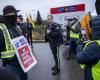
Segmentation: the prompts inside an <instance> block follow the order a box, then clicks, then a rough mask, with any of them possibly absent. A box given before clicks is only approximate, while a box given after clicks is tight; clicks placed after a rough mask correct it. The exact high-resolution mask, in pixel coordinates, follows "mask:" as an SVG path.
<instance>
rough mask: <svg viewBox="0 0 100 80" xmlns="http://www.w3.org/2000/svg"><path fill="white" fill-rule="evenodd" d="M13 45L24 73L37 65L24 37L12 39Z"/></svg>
mask: <svg viewBox="0 0 100 80" xmlns="http://www.w3.org/2000/svg"><path fill="white" fill-rule="evenodd" d="M12 44H13V47H14V50H15V53H16V55H17V58H18V61H19V63H20V65H21V67H22V69H23V71H24V72H27V71H29V70H30V69H31V68H32V67H33V66H35V65H36V64H37V61H36V59H35V57H34V56H33V54H32V51H31V49H30V46H29V44H28V42H27V40H26V39H25V38H24V36H20V37H17V38H14V39H12Z"/></svg>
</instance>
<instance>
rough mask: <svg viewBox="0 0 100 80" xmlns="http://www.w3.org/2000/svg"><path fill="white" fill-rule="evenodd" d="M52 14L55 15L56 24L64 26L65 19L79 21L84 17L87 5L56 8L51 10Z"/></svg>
mask: <svg viewBox="0 0 100 80" xmlns="http://www.w3.org/2000/svg"><path fill="white" fill-rule="evenodd" d="M50 12H51V14H52V15H53V20H54V22H57V23H59V24H63V21H64V17H66V18H69V17H76V18H78V19H79V18H80V17H81V16H83V15H84V14H85V4H78V5H71V6H62V7H54V8H51V10H50Z"/></svg>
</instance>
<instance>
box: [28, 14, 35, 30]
mask: <svg viewBox="0 0 100 80" xmlns="http://www.w3.org/2000/svg"><path fill="white" fill-rule="evenodd" d="M28 20H29V22H30V23H31V24H32V27H33V29H35V24H34V21H33V19H32V16H31V14H29V16H28Z"/></svg>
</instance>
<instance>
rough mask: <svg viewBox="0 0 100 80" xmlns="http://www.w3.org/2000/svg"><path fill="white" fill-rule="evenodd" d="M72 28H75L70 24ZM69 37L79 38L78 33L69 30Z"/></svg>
mask: <svg viewBox="0 0 100 80" xmlns="http://www.w3.org/2000/svg"><path fill="white" fill-rule="evenodd" d="M72 28H73V29H75V26H72ZM70 37H71V38H76V39H78V38H79V34H78V33H74V32H72V31H71V30H70Z"/></svg>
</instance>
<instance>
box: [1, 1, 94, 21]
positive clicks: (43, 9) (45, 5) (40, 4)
mask: <svg viewBox="0 0 100 80" xmlns="http://www.w3.org/2000/svg"><path fill="white" fill-rule="evenodd" d="M94 3H95V0H0V14H2V10H3V8H4V6H6V5H14V6H15V7H16V8H17V9H18V10H21V11H20V13H19V14H22V15H23V16H24V17H25V16H26V14H28V13H30V14H31V15H32V17H33V18H35V16H36V13H37V10H39V11H40V14H41V16H42V18H43V19H46V17H47V15H48V14H50V8H53V7H61V6H69V5H75V4H86V12H88V11H94V9H95V6H94Z"/></svg>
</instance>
